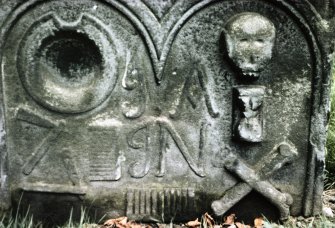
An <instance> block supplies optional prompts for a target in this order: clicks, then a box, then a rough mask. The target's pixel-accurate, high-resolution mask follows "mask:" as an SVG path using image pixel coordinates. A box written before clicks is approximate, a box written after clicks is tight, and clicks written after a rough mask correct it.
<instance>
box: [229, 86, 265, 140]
mask: <svg viewBox="0 0 335 228" xmlns="http://www.w3.org/2000/svg"><path fill="white" fill-rule="evenodd" d="M264 94H265V87H263V86H241V87H235V88H234V100H235V101H236V102H235V103H237V104H238V105H235V110H234V124H233V131H234V132H233V135H234V136H235V137H236V138H237V139H240V140H242V141H246V142H261V141H262V140H263V138H264V135H263V118H262V105H263V100H264Z"/></svg>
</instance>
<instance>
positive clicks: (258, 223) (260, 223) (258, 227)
mask: <svg viewBox="0 0 335 228" xmlns="http://www.w3.org/2000/svg"><path fill="white" fill-rule="evenodd" d="M254 227H255V228H263V227H264V220H263V218H262V217H258V218H255V220H254Z"/></svg>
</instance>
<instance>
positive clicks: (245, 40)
mask: <svg viewBox="0 0 335 228" xmlns="http://www.w3.org/2000/svg"><path fill="white" fill-rule="evenodd" d="M240 42H248V39H247V38H242V39H240Z"/></svg>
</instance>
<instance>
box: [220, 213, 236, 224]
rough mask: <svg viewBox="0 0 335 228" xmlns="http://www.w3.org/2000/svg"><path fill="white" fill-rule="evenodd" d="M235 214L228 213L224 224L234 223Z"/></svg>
mask: <svg viewBox="0 0 335 228" xmlns="http://www.w3.org/2000/svg"><path fill="white" fill-rule="evenodd" d="M235 218H236V217H235V214H231V215H228V216H227V217H226V218H225V220H224V222H223V225H234V223H235Z"/></svg>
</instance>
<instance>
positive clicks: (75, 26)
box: [17, 14, 117, 113]
mask: <svg viewBox="0 0 335 228" xmlns="http://www.w3.org/2000/svg"><path fill="white" fill-rule="evenodd" d="M109 37H110V36H109V35H108V31H107V29H105V28H104V27H103V25H101V24H100V22H99V21H98V20H97V19H96V18H93V17H90V16H89V15H86V14H82V15H81V16H80V17H79V19H78V20H77V21H75V22H65V21H63V20H62V19H60V18H58V17H57V16H55V15H53V14H49V15H46V16H44V17H42V18H40V19H39V20H38V22H35V23H34V24H33V25H32V26H31V27H30V29H29V30H28V32H27V33H26V34H25V37H24V38H23V40H22V42H21V45H20V49H19V53H18V66H17V67H18V71H19V75H20V78H21V81H22V83H23V86H24V88H25V89H26V91H27V93H28V94H29V95H31V97H32V98H33V99H34V100H35V101H36V102H37V103H39V104H40V105H42V106H44V107H46V108H48V109H50V110H53V111H57V112H61V113H82V112H85V111H89V110H91V109H93V108H95V107H97V106H98V105H99V104H101V103H102V102H103V101H104V100H106V99H107V98H108V96H109V95H110V93H111V92H112V90H113V88H114V85H115V78H116V69H117V59H116V54H115V48H114V47H113V42H112V41H111V40H110V38H109Z"/></svg>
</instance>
